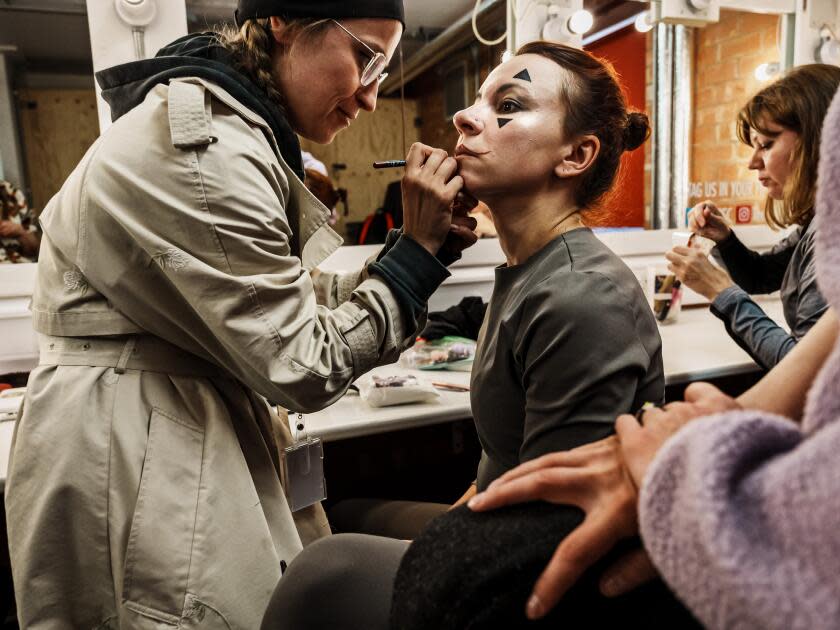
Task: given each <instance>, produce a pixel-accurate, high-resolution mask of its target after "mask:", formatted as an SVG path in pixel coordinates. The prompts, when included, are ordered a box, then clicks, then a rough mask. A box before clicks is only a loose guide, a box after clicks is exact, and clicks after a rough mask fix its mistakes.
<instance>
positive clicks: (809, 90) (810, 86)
mask: <svg viewBox="0 0 840 630" xmlns="http://www.w3.org/2000/svg"><path fill="white" fill-rule="evenodd" d="M839 85H840V68H837V67H835V66H829V65H824V64H811V65H807V66H800V67H797V68H795V69H793V70H792V71H791V72H790V73H788V74H787V75H786V76H785V77H783V78H781V79H779V80H778V81H776V82H775V83H773V84H771V85H769V86H767V87H765V88H764V89H762V90H761V91H760V92H758V93H757V94H756V95H755V96H753V97H752V98H751V99H750V101H749V102H748V103H747V104H746V105H745V106H744V108H743V109H742V110H741V112H740V113H739V114H738V125H737V128H736V131H737V133H738V138H739V139H740V140H741V142H743V143H744V144H746V145H748V146H750V147H752V149H753V153H752V156H751V157H750V162H749V168H750V169H752V170H754V171H757V175H758V179H759V181H760V182H761V184H762V185H763V186H764V187H765V188H767V205H766V209H765V213H766V216H767V221H768V223H769V224H770V225H771V227H775V228H788V227H791V226H797V227H796V229H795V230H794V231H793V232H792V233H791V234H790V235H789V236H787V237H786V238H784V239H782V240H781V241H780V242H779V243H778V244H777V245H776V246H775V247H774V248H773V249H772V250H771V251H770V252H768V253H766V254H758V253H756V252H754V251H751V250H750V249H748V248H747V247H746V246H745V245H744V244H743V243H742V242H741V241H740V240H738V237H737V236H735V233H734V232H733V231H732V229H731V228H730V227H729V225H728V224H727V222H726V220H725V219H724V217H723V215H722V214H721V212H720V210H718V208H717V207H715V205H714V204H712V203H710V202H708V201H707V202H704V203H701V204H699V205H698V206H696V207H695V208H694V209H693V210H692V212H691V216H690V219H689V223H690V228H691V230H692V231H693V232H695V233H697V234H700V235H701V236H705V237H706V238H709V239H711V240H713V241H715V242H716V243H717V246H716V247H715V250H714V251H715V253H716V254H717V255H719V257H720V258H721V259H722V261H723V263H724V264H725V265H726V269H727V270H728V271H729V273H727V272H726V271H723V270H722V269H719V268H717V267H715V266H714V265H712V264H711V262H710V261H709V260H708V258H707V257H706V256H705V255H704V254H703V253H702V252H700V251H699V250H696V249H691V248H686V247H677V248H675V249H674V250H673V251H672V252H669V253H668V254H667V258H668V260H669V261H670V263H671V264H670V268H671V270H672V271H673V272H674V273H675V274H676V276H677V277H678V278H679V279H680V280H682V282H683V283H684V284H685V285H687V286H688V287H690V288H692V289H694V290H695V291H697V292H698V293H700V294H701V295H703V296H705V297H706V298H707V299H708V300H709V301H711V303H712V306H711V310H712V313H714V314H715V315H716V316H717V317H719V318H720V319H721V320H723V322H724V325H725V326H726V330H727V331H728V332H729V334H730V335H731V336H732V338H733V339H734V340H735V341H736V342H737V343H738V345H740V346H741V347H742V348H743V349H744V350H745V351H746V352H747V353H748V354H750V356H752V358H753V359H754V360H755V361H756V362H757V363H758V364H759V365H761V366H762V367H764V368H765V369H770V368H772V367H773V366H774V365H776V364H777V363H778V362H779V361H781V359H782V358H783V357H784V356H785V355H786V354H787V353H788V352H790V351H791V349H792V348H793V347H794V346H795V345H796V342H797V341H798V340H799V339H801V338H802V336H803V335H805V333H807V332H808V330H810V329H811V327H812V326H813V325H814V324H815V323H816V322H817V320H818V319H819V318H820V316H821V315H822V314H823V313H824V312H825V310H826V303H825V300H824V299H823V296H822V294H821V293H820V289H819V287H818V286H817V281H816V272H815V268H814V223H813V221H812V219H813V218H814V191H815V189H816V184H817V162H818V156H819V146H820V135H821V132H822V125H823V119H824V118H825V115H826V111H827V110H828V106H829V103H830V102H831V98H832V97H833V96H834V93H835V92H836V91H837V87H838V86H839ZM773 291H781V299H782V304H783V306H784V314H785V321H786V322H787V324H788V327H789V329H790V333H788V332H787V331H786V330H784V329H783V328H782V327H780V326H778V325H777V324H776V322H775V321H773V320H772V319H771V318H770V317H768V316H767V315H766V314H765V313H764V311H763V310H762V309H761V307H760V306H759V305H758V304H756V303H755V302H754V301H753V300H752V299H751V298H750V296H749V295H748V294H749V293H752V294H763V293H772V292H773Z"/></svg>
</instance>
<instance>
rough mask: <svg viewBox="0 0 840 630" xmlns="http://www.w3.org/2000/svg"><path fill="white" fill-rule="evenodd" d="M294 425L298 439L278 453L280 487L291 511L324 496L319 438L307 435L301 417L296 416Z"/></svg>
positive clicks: (324, 487)
mask: <svg viewBox="0 0 840 630" xmlns="http://www.w3.org/2000/svg"><path fill="white" fill-rule="evenodd" d="M290 415H291V414H290ZM296 428H297V440H296V441H295V443H294V444H293V445H292V446H289V447H287V448H284V449H283V453H282V454H281V456H280V459H281V463H282V474H283V478H282V480H283V488H284V490H285V491H286V499H287V500H288V502H289V509H291V510H292V512H297V511H298V510H302V509H303V508H306V507H309V506H310V505H313V504H315V503H318V502H319V501H323V500H324V499H326V498H327V482H326V480H325V479H324V445H323V444H322V442H321V438H311V437H306V434H305V432H304V428H303V417H302V416H298V424H297V427H296Z"/></svg>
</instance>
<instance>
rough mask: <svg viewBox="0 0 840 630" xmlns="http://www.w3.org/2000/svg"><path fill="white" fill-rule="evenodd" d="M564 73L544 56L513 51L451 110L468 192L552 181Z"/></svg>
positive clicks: (485, 193)
mask: <svg viewBox="0 0 840 630" xmlns="http://www.w3.org/2000/svg"><path fill="white" fill-rule="evenodd" d="M524 71H527V73H525V72H524ZM526 75H527V78H528V79H530V81H529V80H527V79H526V78H525V77H526ZM567 76H568V75H567V74H566V71H565V70H563V69H562V68H561V67H560V66H558V65H557V64H556V63H555V62H553V61H551V60H550V59H546V58H545V57H541V56H539V55H521V56H517V57H513V58H512V59H511V60H510V61H508V62H506V63H503V64H502V65H500V66H498V67H497V68H496V69H495V70H494V71H493V72H492V73H491V74H490V76H489V77H487V80H486V81H485V82H484V85H482V87H481V91H480V92H479V94H478V96H477V97H476V101H475V103H474V104H473V105H472V106H471V107H469V108H467V109H465V110H463V111H460V112H458V113H457V114H456V115H455V119H454V122H455V127H456V128H457V129H458V131H459V132H460V137H459V139H458V145H457V147H456V150H455V154H456V159H457V160H458V165H459V174H460V175H461V177H463V178H464V183H465V185H466V187H467V190H469V191H470V192H471V193H472V194H473V195H475V196H476V197H478V198H479V199H483V200H489V199H490V198H492V197H494V196H496V195H498V194H500V193H502V192H504V193H505V194H516V191H527V190H531V191H535V190H537V189H541V188H544V187H547V186H550V185H552V184H553V183H554V182H555V181H556V178H555V175H554V168H555V166H556V165H557V164H558V163H559V162H560V161H561V159H562V157H561V156H562V155H563V153H564V148H567V146H565V145H564V140H565V138H564V133H563V124H564V120H565V114H564V111H563V106H562V104H561V100H560V94H561V90H562V89H563V88H564V82H565V81H566V80H567ZM491 206H492V204H491Z"/></svg>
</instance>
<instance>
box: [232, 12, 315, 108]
mask: <svg viewBox="0 0 840 630" xmlns="http://www.w3.org/2000/svg"><path fill="white" fill-rule="evenodd" d="M285 22H286V31H285V32H286V35H287V37H288V40H289V42H290V43H289V45H288V48H289V49H290V48H291V47H292V46H294V44H295V43H296V42H297V40H298V39H299V38H301V37H309V36H313V35H316V34H319V33H321V32H323V31H324V30H326V28H327V26H329V24H330V22H331V20H323V19H311V18H309V19H289V20H285ZM216 37H217V39H218V41H219V44H220V45H221V46H222V47H224V48H225V49H227V50H228V51H229V52H230V53H231V55H232V56H233V59H234V63H235V64H236V66H237V67H238V68H239V69H240V70H241V71H243V72H244V73H245V74H246V75H248V77H250V78H251V80H252V81H253V82H254V83H256V84H257V85H258V86H259V87H260V88H262V89H263V90H264V91H265V93H266V94H267V95H268V97H269V99H271V101H272V102H274V103H275V104H276V105H277V106H278V107H280V108H281V109H284V108H285V102H284V98H283V94H282V93H281V92H280V90H279V89H278V88H277V83H276V81H275V78H274V65H273V63H272V55H273V53H274V51H275V46H276V45H277V44H276V42H275V41H274V37H273V35H272V33H271V18H261V19H252V20H245V22H244V23H243V24H242V26H241V27H240V28H239V29H238V30H237V29H236V28H234V27H232V26H225V27H222V28H221V29H220V30H218V31H217V32H216Z"/></svg>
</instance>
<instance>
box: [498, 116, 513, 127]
mask: <svg viewBox="0 0 840 630" xmlns="http://www.w3.org/2000/svg"><path fill="white" fill-rule="evenodd" d="M496 120H498V121H499V129H501V128H502V127H504V126H505V125H506V124H508V123H509V122H510V121H512V120H513V118H497V119H496Z"/></svg>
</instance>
